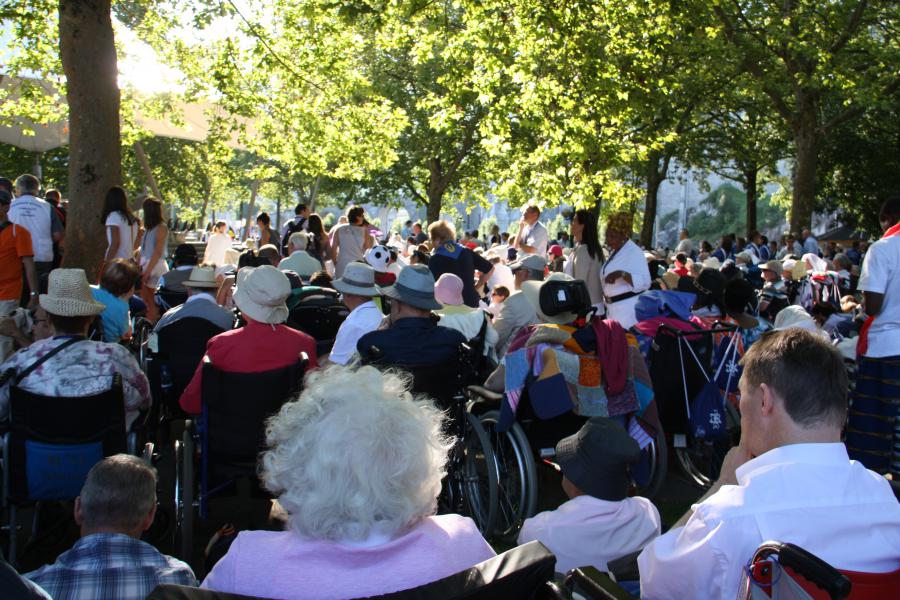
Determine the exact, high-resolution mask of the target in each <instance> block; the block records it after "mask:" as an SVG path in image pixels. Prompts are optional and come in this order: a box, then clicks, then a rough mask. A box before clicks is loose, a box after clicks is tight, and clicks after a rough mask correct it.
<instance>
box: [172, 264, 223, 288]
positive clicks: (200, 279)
mask: <svg viewBox="0 0 900 600" xmlns="http://www.w3.org/2000/svg"><path fill="white" fill-rule="evenodd" d="M181 285H183V286H184V287H189V288H199V289H215V288H217V287H219V284H218V283H216V271H215V269H213V268H212V267H193V268H192V269H191V275H190V277H188V278H187V279H186V280H184V282H182V284H181Z"/></svg>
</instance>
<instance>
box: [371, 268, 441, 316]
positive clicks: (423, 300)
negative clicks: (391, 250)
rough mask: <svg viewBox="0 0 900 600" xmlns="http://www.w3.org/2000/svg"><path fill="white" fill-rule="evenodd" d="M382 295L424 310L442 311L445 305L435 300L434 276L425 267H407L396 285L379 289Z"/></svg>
mask: <svg viewBox="0 0 900 600" xmlns="http://www.w3.org/2000/svg"><path fill="white" fill-rule="evenodd" d="M378 289H379V291H380V292H381V293H382V295H384V296H387V297H388V298H393V299H395V300H399V301H400V302H403V303H404V304H409V305H410V306H415V307H416V308H421V309H422V310H440V309H442V308H443V305H442V304H441V303H440V302H438V301H437V300H435V298H434V275H432V274H431V271H430V270H429V269H428V267H426V266H424V265H407V266H405V267H403V269H401V270H400V276H399V277H398V278H397V282H396V283H394V285H391V286H387V287H379V288H378Z"/></svg>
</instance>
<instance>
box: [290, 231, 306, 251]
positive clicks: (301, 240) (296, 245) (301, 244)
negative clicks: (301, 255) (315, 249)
mask: <svg viewBox="0 0 900 600" xmlns="http://www.w3.org/2000/svg"><path fill="white" fill-rule="evenodd" d="M307 244H309V236H308V235H306V234H305V233H303V232H302V231H296V232H294V233H292V234H291V237H289V238H288V245H290V246H291V248H293V249H294V250H306V245H307Z"/></svg>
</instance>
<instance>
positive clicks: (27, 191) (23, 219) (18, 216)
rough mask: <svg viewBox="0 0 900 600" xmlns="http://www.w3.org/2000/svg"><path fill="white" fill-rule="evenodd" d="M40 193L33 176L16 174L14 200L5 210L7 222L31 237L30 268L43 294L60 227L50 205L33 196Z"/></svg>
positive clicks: (57, 217)
mask: <svg viewBox="0 0 900 600" xmlns="http://www.w3.org/2000/svg"><path fill="white" fill-rule="evenodd" d="M40 190H41V182H40V181H38V178H37V177H35V176H34V175H28V174H27V173H26V174H25V175H19V177H17V178H16V198H15V199H14V200H13V202H12V205H11V207H10V209H9V220H10V222H12V223H15V224H16V225H19V226H20V227H24V228H25V229H27V230H28V233H30V234H31V245H32V248H33V249H34V267H35V270H37V274H38V278H39V279H40V280H41V283H40V285H41V290H42V291H43V290H44V289H46V287H47V276H48V275H49V274H50V271H51V270H52V269H53V242H60V241H61V240H62V236H63V227H62V222H61V221H60V220H59V216H58V215H57V214H56V211H54V210H53V206H52V205H51V204H50V203H49V202H47V201H45V200H43V199H41V198H38V197H37V195H38V194H39V193H40ZM31 291H32V292H35V291H36V290H31Z"/></svg>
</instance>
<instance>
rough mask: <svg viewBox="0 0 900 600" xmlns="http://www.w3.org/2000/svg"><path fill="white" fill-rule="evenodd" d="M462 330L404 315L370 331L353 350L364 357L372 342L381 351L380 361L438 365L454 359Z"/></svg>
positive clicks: (396, 363)
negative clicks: (393, 321)
mask: <svg viewBox="0 0 900 600" xmlns="http://www.w3.org/2000/svg"><path fill="white" fill-rule="evenodd" d="M465 342H466V338H465V336H464V335H463V334H461V333H460V332H458V331H456V330H455V329H450V328H449V327H441V326H440V325H437V324H435V322H434V321H433V320H432V319H431V318H429V317H406V318H405V319H400V320H398V321H397V322H395V323H394V324H393V325H391V326H390V327H389V328H388V329H380V330H377V331H370V332H369V333H367V334H365V335H364V336H362V337H361V338H359V342H357V344H356V351H357V352H359V355H360V356H361V357H362V358H363V360H366V357H368V356H369V351H370V349H371V348H372V346H375V347H376V348H378V349H379V350H380V351H381V356H380V357H379V359H378V361H377V362H379V363H383V364H389V365H437V364H441V363H444V362H447V361H455V360H456V358H457V356H458V354H457V353H458V351H459V346H460V344H464V343H465Z"/></svg>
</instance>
